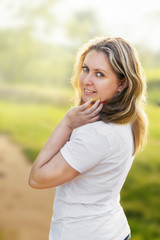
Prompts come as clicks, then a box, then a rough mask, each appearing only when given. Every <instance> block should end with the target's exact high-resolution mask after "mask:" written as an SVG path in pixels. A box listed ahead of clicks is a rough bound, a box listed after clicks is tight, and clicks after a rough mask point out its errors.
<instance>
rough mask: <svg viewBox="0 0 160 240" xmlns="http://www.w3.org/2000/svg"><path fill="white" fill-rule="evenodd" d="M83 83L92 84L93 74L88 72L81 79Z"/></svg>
mask: <svg viewBox="0 0 160 240" xmlns="http://www.w3.org/2000/svg"><path fill="white" fill-rule="evenodd" d="M83 83H84V84H86V85H93V76H92V74H91V73H88V74H87V75H86V76H85V78H84V79H83Z"/></svg>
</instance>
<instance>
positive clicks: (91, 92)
mask: <svg viewBox="0 0 160 240" xmlns="http://www.w3.org/2000/svg"><path fill="white" fill-rule="evenodd" d="M84 93H85V94H93V93H95V91H93V90H89V89H86V88H85V89H84Z"/></svg>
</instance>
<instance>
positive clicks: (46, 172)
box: [29, 101, 103, 188]
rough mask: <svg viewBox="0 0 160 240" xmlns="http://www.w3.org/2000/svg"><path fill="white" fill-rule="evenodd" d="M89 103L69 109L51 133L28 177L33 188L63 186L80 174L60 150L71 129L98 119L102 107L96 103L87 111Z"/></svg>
mask: <svg viewBox="0 0 160 240" xmlns="http://www.w3.org/2000/svg"><path fill="white" fill-rule="evenodd" d="M90 103H91V101H87V102H86V103H85V104H83V105H81V106H78V107H74V108H71V109H70V110H69V111H68V112H67V113H66V115H65V117H64V118H63V119H62V120H61V122H60V123H59V124H58V125H57V127H56V128H55V129H54V131H53V132H52V134H51V136H50V138H49V139H48V141H47V142H46V144H45V145H44V147H43V148H42V150H41V151H40V153H39V155H38V156H37V158H36V160H35V162H34V164H33V166H32V169H31V172H30V176H29V185H30V186H31V187H33V188H50V187H55V186H58V185H60V184H63V183H65V182H67V181H69V180H71V179H73V178H75V177H76V176H78V175H79V174H80V173H79V172H78V171H76V170H75V169H74V168H72V167H71V166H70V165H69V164H68V163H67V162H66V161H65V159H64V158H63V156H62V155H61V153H60V149H61V148H62V147H63V146H64V145H65V143H66V142H67V141H68V140H69V138H70V136H71V133H72V131H73V129H75V128H77V127H79V126H82V125H84V124H87V123H92V122H95V121H97V120H98V119H99V116H98V114H99V112H100V110H101V109H102V107H103V105H102V104H100V103H99V102H98V101H96V102H95V103H94V104H93V106H92V107H91V108H89V109H87V107H88V106H89V104H90Z"/></svg>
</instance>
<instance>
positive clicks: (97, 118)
mask: <svg viewBox="0 0 160 240" xmlns="http://www.w3.org/2000/svg"><path fill="white" fill-rule="evenodd" d="M99 118H100V117H99V115H97V116H95V117H93V118H91V119H90V120H89V121H88V123H93V122H96V121H98V120H99Z"/></svg>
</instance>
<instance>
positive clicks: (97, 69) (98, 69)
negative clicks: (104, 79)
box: [83, 63, 107, 74]
mask: <svg viewBox="0 0 160 240" xmlns="http://www.w3.org/2000/svg"><path fill="white" fill-rule="evenodd" d="M83 65H85V66H86V67H88V65H87V64H86V63H83ZM94 70H95V71H96V72H98V71H102V72H105V73H106V74H107V71H105V70H103V69H100V68H96V69H94Z"/></svg>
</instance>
